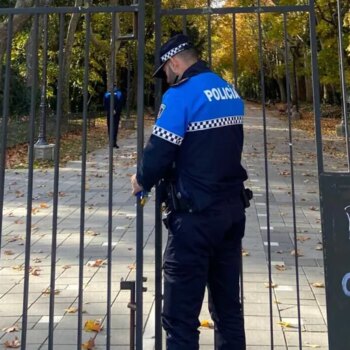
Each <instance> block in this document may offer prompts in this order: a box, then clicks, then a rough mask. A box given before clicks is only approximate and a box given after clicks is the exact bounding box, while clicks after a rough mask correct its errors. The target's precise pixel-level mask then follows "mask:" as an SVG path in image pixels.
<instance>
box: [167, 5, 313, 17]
mask: <svg viewBox="0 0 350 350" xmlns="http://www.w3.org/2000/svg"><path fill="white" fill-rule="evenodd" d="M309 8H310V7H309V6H308V5H289V6H260V5H258V6H250V7H214V8H208V7H202V8H192V9H181V8H175V9H163V10H161V15H162V16H183V15H207V14H208V13H210V14H212V15H225V14H231V13H241V14H249V13H273V12H276V13H283V12H308V11H309Z"/></svg>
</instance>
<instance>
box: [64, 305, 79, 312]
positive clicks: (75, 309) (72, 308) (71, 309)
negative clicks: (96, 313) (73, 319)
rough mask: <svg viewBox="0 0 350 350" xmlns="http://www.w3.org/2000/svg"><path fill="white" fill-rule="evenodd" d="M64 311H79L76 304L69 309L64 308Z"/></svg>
mask: <svg viewBox="0 0 350 350" xmlns="http://www.w3.org/2000/svg"><path fill="white" fill-rule="evenodd" d="M64 311H66V312H68V313H69V314H74V313H76V312H77V311H78V308H77V307H75V306H71V307H69V308H68V309H64Z"/></svg>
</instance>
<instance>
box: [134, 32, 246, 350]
mask: <svg viewBox="0 0 350 350" xmlns="http://www.w3.org/2000/svg"><path fill="white" fill-rule="evenodd" d="M154 76H156V77H165V78H166V80H167V82H168V84H169V85H170V88H169V89H168V90H167V91H166V93H165V94H164V96H163V99H162V104H161V107H160V110H159V114H158V119H157V121H156V124H155V125H154V128H153V133H152V135H151V137H150V139H149V141H148V144H147V145H146V147H145V150H144V156H143V160H142V162H141V165H140V167H139V169H138V171H137V174H135V175H133V176H132V178H131V183H132V188H133V193H134V194H136V193H137V192H139V191H150V189H151V188H152V186H154V185H155V184H157V183H158V182H159V181H160V180H161V179H165V180H166V181H167V182H168V183H169V186H168V191H167V200H166V202H167V207H168V209H169V213H168V216H167V226H168V242H167V246H166V250H165V253H164V265H163V269H164V305H163V313H162V322H163V327H164V329H165V331H166V333H167V349H169V350H195V349H198V348H199V345H198V337H199V331H198V327H199V325H200V323H199V321H198V317H199V314H200V310H201V306H202V302H203V298H204V293H205V287H206V286H207V288H208V294H209V311H210V313H211V316H212V319H213V320H214V324H215V332H216V345H217V349H220V350H224V349H227V350H242V349H245V334H244V324H243V315H242V309H241V304H240V298H239V274H240V263H241V240H242V237H243V235H244V229H245V207H244V201H243V200H242V191H243V190H244V189H243V182H244V181H245V180H246V179H247V173H246V171H245V169H244V168H243V167H242V165H241V154H242V147H243V114H244V106H243V102H242V100H241V98H240V97H239V96H238V94H237V92H236V91H235V89H234V87H233V86H232V85H231V84H229V83H228V82H226V81H225V80H223V79H222V78H221V77H219V76H218V75H216V74H214V73H213V72H212V71H211V70H210V69H209V68H208V67H207V65H206V64H205V62H203V61H201V60H199V59H198V56H197V53H196V51H195V49H194V48H193V46H192V45H191V43H190V42H189V40H188V37H187V36H185V35H182V34H178V35H176V36H174V37H172V38H171V39H170V40H169V41H168V42H166V43H165V44H164V45H163V46H162V47H161V50H160V66H159V67H158V69H157V70H156V71H155V73H154Z"/></svg>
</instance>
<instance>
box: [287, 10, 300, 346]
mask: <svg viewBox="0 0 350 350" xmlns="http://www.w3.org/2000/svg"><path fill="white" fill-rule="evenodd" d="M283 31H284V61H285V68H286V69H285V74H286V91H287V114H288V130H289V135H288V136H289V157H290V174H291V187H292V191H291V192H292V212H293V238H294V251H295V255H294V257H295V279H296V289H297V312H298V333H299V334H298V336H299V349H300V350H302V348H303V346H302V335H301V313H300V282H299V256H298V240H297V223H296V209H295V180H294V153H293V134H292V117H291V109H290V102H291V101H290V78H289V77H290V72H289V55H288V48H289V46H288V29H287V14H286V13H283Z"/></svg>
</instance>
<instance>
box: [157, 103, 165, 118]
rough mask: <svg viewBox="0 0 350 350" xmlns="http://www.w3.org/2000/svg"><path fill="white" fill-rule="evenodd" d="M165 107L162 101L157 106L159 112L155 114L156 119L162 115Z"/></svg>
mask: <svg viewBox="0 0 350 350" xmlns="http://www.w3.org/2000/svg"><path fill="white" fill-rule="evenodd" d="M165 108H166V105H165V104H164V103H162V104H161V105H160V107H159V112H158V115H157V119H159V118H160V117H161V116H162V113H163V112H164V110H165Z"/></svg>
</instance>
